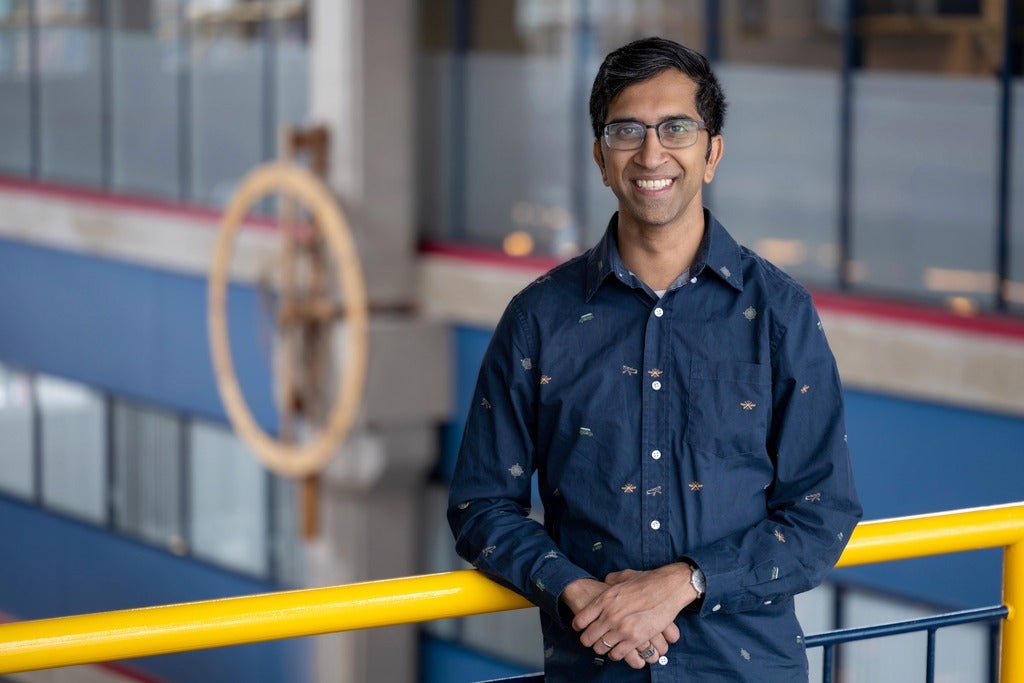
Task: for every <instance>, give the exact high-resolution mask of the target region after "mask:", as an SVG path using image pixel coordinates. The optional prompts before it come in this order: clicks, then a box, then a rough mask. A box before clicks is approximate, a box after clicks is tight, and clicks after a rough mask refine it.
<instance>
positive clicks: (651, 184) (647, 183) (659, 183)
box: [636, 178, 672, 190]
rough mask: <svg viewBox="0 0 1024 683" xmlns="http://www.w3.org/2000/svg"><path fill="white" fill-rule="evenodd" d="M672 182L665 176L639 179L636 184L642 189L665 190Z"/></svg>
mask: <svg viewBox="0 0 1024 683" xmlns="http://www.w3.org/2000/svg"><path fill="white" fill-rule="evenodd" d="M671 184H672V181H671V180H670V179H667V178H664V179H661V180H637V181H636V185H637V187H639V188H640V189H641V190H664V189H665V188H666V187H668V186H669V185H671Z"/></svg>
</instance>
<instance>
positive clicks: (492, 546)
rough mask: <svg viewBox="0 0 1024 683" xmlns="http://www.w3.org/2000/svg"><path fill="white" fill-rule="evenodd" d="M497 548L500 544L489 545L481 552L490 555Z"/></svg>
mask: <svg viewBox="0 0 1024 683" xmlns="http://www.w3.org/2000/svg"><path fill="white" fill-rule="evenodd" d="M497 549H498V546H496V545H489V546H487V547H486V548H484V549H483V550H481V551H480V554H481V555H483V556H484V557H488V556H489V555H491V554H492V553H493V552H494V551H495V550H497Z"/></svg>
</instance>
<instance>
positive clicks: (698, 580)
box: [690, 564, 707, 598]
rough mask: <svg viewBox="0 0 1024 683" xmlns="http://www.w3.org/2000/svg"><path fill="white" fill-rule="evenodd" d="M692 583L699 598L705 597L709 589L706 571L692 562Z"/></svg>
mask: <svg viewBox="0 0 1024 683" xmlns="http://www.w3.org/2000/svg"><path fill="white" fill-rule="evenodd" d="M690 585H691V586H693V590H695V591H697V597H698V598H703V597H704V593H705V592H706V590H707V584H706V583H705V582H704V572H702V571H701V570H700V568H699V567H694V566H693V565H692V564H691V565H690Z"/></svg>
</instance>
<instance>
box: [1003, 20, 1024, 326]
mask: <svg viewBox="0 0 1024 683" xmlns="http://www.w3.org/2000/svg"><path fill="white" fill-rule="evenodd" d="M1022 10H1024V7H1022ZM1020 14H1021V15H1024V11H1021V13H1020ZM1021 22H1022V23H1024V16H1022V18H1021ZM1012 129H1013V132H1012V134H1011V135H1012V139H1013V153H1012V154H1011V156H1010V178H1011V179H1016V181H1015V182H1011V183H1010V206H1009V209H1010V282H1009V283H1008V285H1007V287H1006V292H1005V296H1006V299H1007V301H1008V302H1009V304H1010V308H1011V310H1013V311H1014V312H1016V313H1024V78H1020V77H1019V76H1018V77H1016V78H1014V80H1013V122H1012Z"/></svg>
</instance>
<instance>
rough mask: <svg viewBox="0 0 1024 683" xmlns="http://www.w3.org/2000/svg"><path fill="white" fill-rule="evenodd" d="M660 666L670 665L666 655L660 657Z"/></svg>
mask: <svg viewBox="0 0 1024 683" xmlns="http://www.w3.org/2000/svg"><path fill="white" fill-rule="evenodd" d="M658 664H661V665H662V666H665V665H666V664H668V657H666V656H665V655H662V656H660V657H658Z"/></svg>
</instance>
